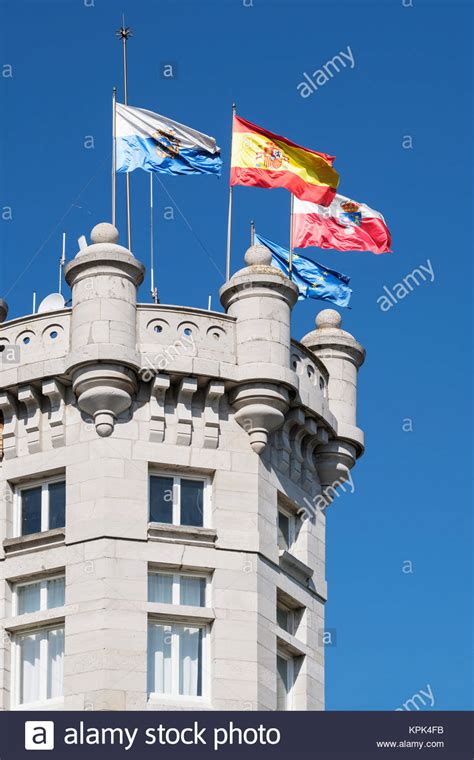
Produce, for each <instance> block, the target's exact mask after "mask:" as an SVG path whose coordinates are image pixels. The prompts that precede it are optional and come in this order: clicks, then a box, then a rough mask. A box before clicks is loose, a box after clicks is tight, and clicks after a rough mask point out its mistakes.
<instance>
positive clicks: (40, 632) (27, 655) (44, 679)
mask: <svg viewBox="0 0 474 760" xmlns="http://www.w3.org/2000/svg"><path fill="white" fill-rule="evenodd" d="M13 646H14V650H13V651H14V668H13V673H14V701H15V704H16V705H17V706H20V705H34V704H35V703H42V702H46V701H47V700H52V699H59V698H60V697H62V696H63V693H64V692H63V680H64V669H63V662H64V628H63V627H60V628H44V629H36V630H34V631H30V632H28V633H22V634H19V635H18V636H16V637H15V639H14V640H13Z"/></svg>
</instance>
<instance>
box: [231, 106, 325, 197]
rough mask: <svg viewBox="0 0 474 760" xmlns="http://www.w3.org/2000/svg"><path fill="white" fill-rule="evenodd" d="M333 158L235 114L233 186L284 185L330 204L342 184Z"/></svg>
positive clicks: (232, 163)
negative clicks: (303, 146)
mask: <svg viewBox="0 0 474 760" xmlns="http://www.w3.org/2000/svg"><path fill="white" fill-rule="evenodd" d="M333 161H334V156H328V155H327V154H326V153H318V152H317V151H315V150H310V149H309V148H302V147H301V146H300V145H296V143H294V142H291V140H288V139H287V138H286V137H280V136H279V135H275V134H273V132H269V131H268V130H266V129H262V127H257V126H256V125H255V124H251V123H250V122H249V121H245V119H241V118H240V117H238V116H234V122H233V131H232V158H231V171H230V184H231V185H246V186H250V187H266V188H274V187H284V188H286V189H287V190H289V191H290V192H291V193H293V194H294V195H295V196H296V197H297V198H302V199H304V200H308V201H312V202H313V203H318V204H321V205H323V206H327V205H329V204H330V203H331V201H332V199H333V198H334V196H335V194H336V188H337V185H338V183H339V174H338V173H337V171H336V170H335V169H334V168H333V165H332V164H333Z"/></svg>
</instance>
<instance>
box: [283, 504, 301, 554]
mask: <svg viewBox="0 0 474 760" xmlns="http://www.w3.org/2000/svg"><path fill="white" fill-rule="evenodd" d="M299 527H300V521H299V518H298V517H297V515H296V514H294V513H293V512H291V511H290V510H289V509H285V508H284V507H279V508H278V548H279V549H280V550H282V551H287V552H291V551H292V550H293V548H294V546H295V543H296V540H297V538H298V530H299Z"/></svg>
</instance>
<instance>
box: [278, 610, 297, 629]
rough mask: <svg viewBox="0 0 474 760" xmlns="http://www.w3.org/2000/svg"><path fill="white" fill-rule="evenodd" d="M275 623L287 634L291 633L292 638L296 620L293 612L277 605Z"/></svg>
mask: <svg viewBox="0 0 474 760" xmlns="http://www.w3.org/2000/svg"><path fill="white" fill-rule="evenodd" d="M277 623H278V625H279V626H280V628H283V630H284V631H286V632H287V633H291V635H292V636H294V634H295V633H296V620H295V612H294V610H290V609H288V607H283V606H280V605H278V607H277Z"/></svg>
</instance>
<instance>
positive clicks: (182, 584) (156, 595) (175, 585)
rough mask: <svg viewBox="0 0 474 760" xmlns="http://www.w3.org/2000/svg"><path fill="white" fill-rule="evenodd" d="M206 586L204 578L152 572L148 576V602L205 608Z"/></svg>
mask: <svg viewBox="0 0 474 760" xmlns="http://www.w3.org/2000/svg"><path fill="white" fill-rule="evenodd" d="M206 586H207V583H206V578H205V577H203V576H199V575H185V574H183V573H171V572H168V573H166V572H165V573H157V572H151V573H149V575H148V601H149V602H159V603H160V604H187V605H191V606H193V607H205V606H206Z"/></svg>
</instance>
